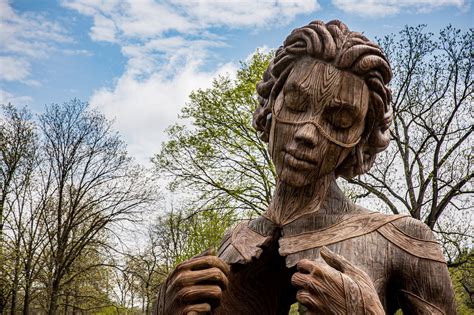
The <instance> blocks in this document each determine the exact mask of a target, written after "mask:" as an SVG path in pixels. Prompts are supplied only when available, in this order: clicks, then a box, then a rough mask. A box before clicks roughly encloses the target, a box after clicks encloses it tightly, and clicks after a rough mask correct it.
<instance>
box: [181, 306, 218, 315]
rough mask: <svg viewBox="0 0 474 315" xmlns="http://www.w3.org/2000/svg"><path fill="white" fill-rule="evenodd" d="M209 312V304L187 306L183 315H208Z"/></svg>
mask: <svg viewBox="0 0 474 315" xmlns="http://www.w3.org/2000/svg"><path fill="white" fill-rule="evenodd" d="M210 311H211V305H210V304H209V303H200V304H193V305H189V306H187V307H186V308H185V309H184V310H183V314H185V315H199V314H200V313H209V312H210Z"/></svg>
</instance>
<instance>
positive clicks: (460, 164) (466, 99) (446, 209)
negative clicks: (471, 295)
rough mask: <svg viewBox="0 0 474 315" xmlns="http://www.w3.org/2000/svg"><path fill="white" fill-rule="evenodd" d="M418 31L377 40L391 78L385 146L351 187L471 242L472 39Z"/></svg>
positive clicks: (411, 29) (455, 33)
mask: <svg viewBox="0 0 474 315" xmlns="http://www.w3.org/2000/svg"><path fill="white" fill-rule="evenodd" d="M424 28H425V26H424V25H420V26H418V27H408V26H407V27H405V28H404V29H403V30H402V31H401V32H400V33H399V36H398V37H397V36H395V35H393V34H392V35H389V36H386V37H385V38H383V39H382V40H381V45H382V47H383V48H384V50H385V51H386V53H387V54H388V58H389V60H390V62H391V64H392V67H393V73H394V79H393V80H392V83H391V87H392V90H393V100H392V106H393V109H394V113H395V116H394V121H393V128H392V129H391V136H392V144H391V146H390V147H389V148H388V149H387V150H386V151H385V152H384V153H382V154H381V157H380V158H379V159H378V161H377V163H376V164H375V166H374V167H373V168H372V169H371V170H370V171H369V172H368V173H367V174H366V175H364V176H361V177H359V178H355V179H353V180H351V181H350V182H351V183H353V184H356V185H358V186H360V187H361V188H363V190H364V191H366V192H368V193H370V195H369V197H375V198H377V199H378V200H379V201H381V202H382V204H384V205H385V206H386V207H387V208H388V209H389V211H391V212H393V213H399V212H408V213H409V214H410V215H411V216H412V217H414V218H416V219H419V220H423V221H424V222H425V223H426V224H427V225H428V226H429V227H430V228H431V229H433V230H435V231H436V232H439V233H441V236H442V235H443V234H444V235H447V234H446V233H461V234H462V235H464V236H467V237H469V238H471V239H472V233H471V234H470V235H469V234H464V232H465V231H468V230H469V229H471V230H472V228H471V226H470V224H471V222H472V211H471V210H472V203H471V202H470V201H469V199H470V198H472V193H473V189H472V182H471V179H472V178H473V176H474V171H473V168H472V164H473V156H472V147H473V139H472V132H473V131H474V127H473V125H472V121H473V108H472V101H473V77H472V55H471V54H472V49H473V47H472V45H473V33H472V31H467V32H464V33H463V32H461V31H460V30H458V29H455V28H453V27H451V26H448V27H446V28H445V29H443V30H441V32H440V35H439V38H438V40H435V39H433V36H434V35H433V34H431V33H427V32H425V31H424ZM443 214H445V216H446V218H449V220H452V219H455V218H456V217H457V218H460V217H462V218H463V219H462V220H464V222H459V223H460V224H463V226H462V228H460V231H454V230H451V231H448V230H446V227H447V226H446V225H445V224H444V222H442V221H440V218H441V216H442V215H443ZM461 247H462V246H461ZM458 254H459V253H458Z"/></svg>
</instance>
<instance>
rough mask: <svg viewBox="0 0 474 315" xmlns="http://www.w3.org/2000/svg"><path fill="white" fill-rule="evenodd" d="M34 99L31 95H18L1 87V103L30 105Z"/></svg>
mask: <svg viewBox="0 0 474 315" xmlns="http://www.w3.org/2000/svg"><path fill="white" fill-rule="evenodd" d="M32 100H33V99H32V98H31V97H30V96H17V95H13V94H12V93H10V92H7V91H5V90H2V89H0V104H8V103H12V104H13V105H16V106H23V105H28V104H29V103H30V102H31V101H32Z"/></svg>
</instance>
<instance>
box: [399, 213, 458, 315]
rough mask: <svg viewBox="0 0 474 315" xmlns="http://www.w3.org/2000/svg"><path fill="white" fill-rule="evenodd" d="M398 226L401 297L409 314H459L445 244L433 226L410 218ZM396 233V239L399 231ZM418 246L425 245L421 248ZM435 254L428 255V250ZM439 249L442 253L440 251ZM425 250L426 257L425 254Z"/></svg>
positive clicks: (401, 301)
mask: <svg viewBox="0 0 474 315" xmlns="http://www.w3.org/2000/svg"><path fill="white" fill-rule="evenodd" d="M394 226H395V227H396V228H397V229H398V230H399V233H402V234H400V235H399V236H398V239H402V238H401V237H403V240H404V242H399V243H398V246H397V247H399V248H400V249H402V250H403V251H399V255H398V258H397V261H396V264H395V265H396V270H397V272H396V273H397V274H399V275H400V277H399V279H400V281H399V283H398V285H397V287H398V292H397V298H398V302H399V304H400V307H401V308H402V310H403V312H404V313H405V314H422V315H423V314H446V315H448V314H449V315H451V314H456V305H455V297H454V290H453V287H452V282H451V278H450V276H449V271H448V268H447V266H446V263H445V262H444V257H443V256H442V252H441V248H440V246H439V245H438V244H437V243H436V239H435V237H434V235H433V233H432V232H431V230H430V229H429V228H428V227H427V226H426V225H425V224H423V223H422V222H420V221H418V220H415V219H412V218H407V219H405V220H400V222H396V224H394ZM392 234H394V235H393V237H392V240H394V239H395V238H396V237H397V235H395V233H392ZM416 248H421V250H422V252H418V251H417V250H416ZM430 251H431V252H432V253H433V254H430V255H427V253H428V252H430ZM436 252H438V254H436ZM420 254H424V255H423V257H421V256H422V255H420Z"/></svg>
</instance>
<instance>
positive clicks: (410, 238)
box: [377, 216, 446, 264]
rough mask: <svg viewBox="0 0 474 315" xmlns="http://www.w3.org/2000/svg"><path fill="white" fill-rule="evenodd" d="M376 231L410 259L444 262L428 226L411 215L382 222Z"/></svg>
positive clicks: (439, 248) (439, 247)
mask: <svg viewBox="0 0 474 315" xmlns="http://www.w3.org/2000/svg"><path fill="white" fill-rule="evenodd" d="M377 232H378V233H379V234H381V235H382V236H383V237H384V238H385V239H387V240H388V241H389V242H390V243H391V244H392V245H394V246H395V247H397V248H398V249H400V250H401V251H403V252H405V253H406V254H408V255H409V256H411V257H412V258H411V259H414V258H415V257H416V258H418V259H422V260H430V261H433V262H439V263H443V264H445V263H446V261H445V258H444V256H443V252H442V250H441V246H440V245H439V244H438V242H437V241H436V238H435V236H434V234H433V232H432V231H431V230H430V228H429V227H428V226H427V225H426V224H424V223H423V222H421V221H419V220H417V219H414V218H412V217H408V216H405V217H399V218H397V219H396V220H393V221H391V222H390V223H387V224H384V225H383V226H381V227H379V228H378V229H377Z"/></svg>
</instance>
